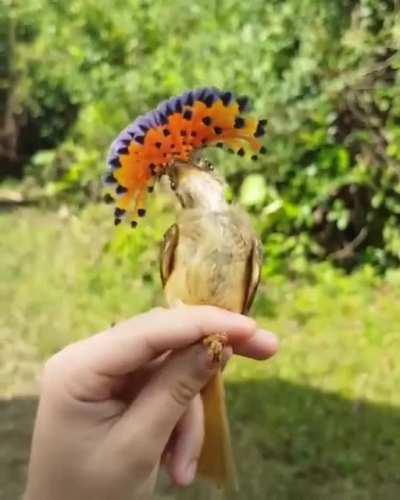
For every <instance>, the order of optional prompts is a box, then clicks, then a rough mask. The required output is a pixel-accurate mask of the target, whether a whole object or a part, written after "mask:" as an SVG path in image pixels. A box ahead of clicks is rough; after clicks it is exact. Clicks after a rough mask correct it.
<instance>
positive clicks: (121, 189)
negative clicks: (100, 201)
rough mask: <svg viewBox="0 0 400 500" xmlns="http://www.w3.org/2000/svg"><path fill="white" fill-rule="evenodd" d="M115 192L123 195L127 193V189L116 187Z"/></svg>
mask: <svg viewBox="0 0 400 500" xmlns="http://www.w3.org/2000/svg"><path fill="white" fill-rule="evenodd" d="M115 192H116V193H117V194H125V193H127V192H128V188H126V187H125V186H121V185H119V186H117V189H116V190H115Z"/></svg>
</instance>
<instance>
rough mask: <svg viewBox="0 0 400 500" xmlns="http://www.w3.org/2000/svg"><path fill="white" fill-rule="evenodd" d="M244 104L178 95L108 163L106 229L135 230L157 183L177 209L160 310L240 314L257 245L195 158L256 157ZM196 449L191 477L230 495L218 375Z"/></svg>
mask: <svg viewBox="0 0 400 500" xmlns="http://www.w3.org/2000/svg"><path fill="white" fill-rule="evenodd" d="M247 105H248V99H247V98H246V97H240V96H239V97H235V96H234V95H233V93H231V92H222V91H220V90H218V89H215V88H213V87H206V88H201V89H197V90H193V91H189V92H185V93H184V94H183V95H181V96H179V97H175V98H172V99H169V100H167V101H164V102H162V103H161V104H160V105H159V106H158V107H157V108H156V109H155V110H154V111H150V112H149V113H146V114H145V115H143V116H140V117H138V118H137V119H136V120H135V121H134V122H133V123H132V124H131V125H129V126H128V127H127V128H125V129H124V130H123V131H122V132H121V133H120V134H119V135H118V137H117V138H116V139H115V141H114V142H113V143H112V145H111V147H110V151H109V154H108V159H107V163H108V172H107V174H106V176H105V179H104V181H105V184H106V185H107V186H108V189H109V192H108V193H107V194H106V200H107V201H109V202H115V204H116V207H115V210H114V217H115V224H116V225H118V224H120V223H121V222H122V221H127V222H128V223H130V225H131V226H132V227H136V226H137V223H138V219H137V218H138V217H143V216H144V215H145V213H146V212H145V208H144V206H145V197H146V191H147V192H152V191H153V189H154V183H155V181H156V180H157V179H158V178H159V177H161V176H162V175H164V174H166V175H168V176H169V179H170V183H171V188H172V189H173V190H174V192H175V194H176V196H177V198H178V200H179V202H180V205H181V207H182V210H181V212H180V213H179V216H178V220H177V223H176V224H174V225H173V226H172V227H171V228H170V229H169V230H168V231H167V232H166V234H165V237H164V242H163V245H162V248H161V256H160V269H161V278H162V282H163V286H164V291H165V296H166V300H167V303H168V305H169V306H174V305H176V304H179V303H184V304H208V305H214V306H218V307H221V308H225V309H228V310H230V311H234V312H241V313H247V312H248V310H249V308H250V306H251V303H252V301H253V298H254V295H255V292H256V289H257V285H258V281H259V276H260V268H261V251H260V244H259V241H258V239H257V237H256V235H255V233H254V232H253V230H252V229H251V225H250V223H249V220H248V218H247V216H246V214H245V213H244V212H243V211H241V210H240V209H239V208H237V207H234V206H232V205H229V204H228V203H227V202H226V201H225V198H224V182H223V180H222V178H221V177H220V176H219V175H217V174H216V173H215V172H214V169H213V168H212V166H211V164H210V162H208V161H206V160H204V159H201V158H200V157H199V152H200V150H201V149H203V148H205V147H209V146H216V147H222V148H225V149H228V150H229V151H231V152H234V153H237V154H238V155H239V156H245V155H246V154H247V153H250V155H251V158H252V160H256V159H257V154H258V153H261V154H262V153H264V152H265V149H264V147H263V146H262V144H261V142H260V137H262V136H263V135H264V127H265V124H266V121H265V120H258V119H256V118H254V117H250V116H248V115H247V114H246V109H247ZM225 342H226V337H225V336H224V332H215V335H211V336H210V337H208V338H206V339H204V343H205V344H206V345H207V346H208V350H209V354H210V357H212V358H217V359H218V357H219V356H220V355H221V353H222V350H223V347H224V344H225ZM202 399H203V405H204V417H205V439H204V444H203V449H202V453H201V457H200V460H199V467H198V471H199V473H200V474H201V475H202V476H204V477H205V478H207V479H209V480H211V481H213V482H214V483H215V484H216V485H217V486H219V487H224V488H226V489H228V488H231V487H234V488H235V487H236V485H237V481H236V473H235V466H234V461H233V456H232V448H231V443H230V436H229V426H228V419H227V413H226V407H225V401H224V388H223V381H222V375H221V372H220V371H218V372H217V374H216V375H215V376H214V378H213V379H212V380H211V381H210V382H209V383H208V385H207V386H206V387H205V388H204V390H203V391H202Z"/></svg>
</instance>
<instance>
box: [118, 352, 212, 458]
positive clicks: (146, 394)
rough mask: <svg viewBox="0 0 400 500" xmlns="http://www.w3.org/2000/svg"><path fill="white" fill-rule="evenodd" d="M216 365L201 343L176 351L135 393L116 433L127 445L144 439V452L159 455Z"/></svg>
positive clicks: (153, 455) (154, 455)
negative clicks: (137, 392)
mask: <svg viewBox="0 0 400 500" xmlns="http://www.w3.org/2000/svg"><path fill="white" fill-rule="evenodd" d="M218 366H219V365H218V364H217V363H215V362H211V361H210V359H209V357H208V354H207V350H206V348H205V347H204V346H203V345H202V344H195V345H193V346H191V347H188V348H186V349H184V350H180V351H177V352H175V353H174V354H172V355H171V356H170V357H168V359H167V360H166V362H165V364H164V365H163V366H162V367H161V368H160V370H159V371H158V372H156V373H154V375H153V377H152V378H151V379H150V380H149V382H148V384H147V385H146V386H145V387H144V388H143V389H142V391H141V392H140V393H139V394H138V396H137V397H136V399H135V400H134V401H133V403H132V405H131V407H130V408H129V409H128V410H127V411H126V412H125V414H124V415H123V416H122V418H121V420H120V421H119V423H118V424H116V432H118V433H119V434H120V435H123V436H124V437H125V439H126V441H127V444H128V445H129V442H130V439H132V441H135V442H136V446H137V440H138V439H139V441H140V439H141V436H144V437H147V441H146V446H144V448H146V452H147V453H149V454H150V455H151V456H152V457H157V456H160V455H161V453H162V451H163V450H164V449H165V447H166V445H167V442H168V440H169V438H170V436H171V434H172V432H173V430H174V428H175V427H176V425H177V423H178V421H179V420H180V418H181V417H182V415H183V414H184V413H185V412H186V411H187V408H188V406H189V403H190V402H191V401H192V399H193V398H194V397H195V396H196V395H197V394H198V393H199V392H200V391H201V389H202V388H203V387H204V385H205V384H206V383H207V381H208V380H209V379H210V378H211V377H212V375H213V374H215V372H216V370H217V369H218ZM149 436H151V440H150V442H149V439H148V437H149Z"/></svg>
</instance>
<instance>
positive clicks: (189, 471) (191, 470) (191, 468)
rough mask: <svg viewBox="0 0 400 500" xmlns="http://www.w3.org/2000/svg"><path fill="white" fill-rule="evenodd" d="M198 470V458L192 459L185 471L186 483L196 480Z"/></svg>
mask: <svg viewBox="0 0 400 500" xmlns="http://www.w3.org/2000/svg"><path fill="white" fill-rule="evenodd" d="M196 472H197V460H192V461H191V462H190V463H189V465H188V466H187V468H186V471H185V483H186V484H190V483H191V482H193V481H194V478H195V477H196Z"/></svg>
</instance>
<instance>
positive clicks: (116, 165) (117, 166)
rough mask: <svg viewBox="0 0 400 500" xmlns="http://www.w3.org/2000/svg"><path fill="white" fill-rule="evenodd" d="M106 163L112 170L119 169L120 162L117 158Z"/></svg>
mask: <svg viewBox="0 0 400 500" xmlns="http://www.w3.org/2000/svg"><path fill="white" fill-rule="evenodd" d="M108 163H109V164H110V165H111V166H112V167H114V168H119V167H120V166H121V162H120V161H119V158H118V157H117V156H116V157H115V158H111V160H110V161H109V162H108Z"/></svg>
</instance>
